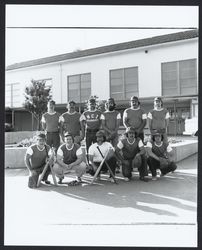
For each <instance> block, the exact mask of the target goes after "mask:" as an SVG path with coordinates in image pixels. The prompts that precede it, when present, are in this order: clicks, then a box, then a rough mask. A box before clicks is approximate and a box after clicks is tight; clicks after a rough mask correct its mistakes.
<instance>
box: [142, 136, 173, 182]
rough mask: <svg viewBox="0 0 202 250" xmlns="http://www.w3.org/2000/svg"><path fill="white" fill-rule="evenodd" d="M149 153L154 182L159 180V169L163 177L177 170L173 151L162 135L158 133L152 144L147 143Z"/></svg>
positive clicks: (148, 161) (149, 163) (148, 160)
mask: <svg viewBox="0 0 202 250" xmlns="http://www.w3.org/2000/svg"><path fill="white" fill-rule="evenodd" d="M147 153H148V156H149V157H148V159H147V163H148V165H149V169H150V171H151V173H152V180H157V178H156V175H157V173H156V170H157V169H160V171H161V174H162V175H165V174H167V173H169V172H173V171H175V170H176V168H177V165H176V164H175V163H174V153H173V150H172V148H171V146H170V145H169V143H168V142H166V141H165V140H164V138H163V135H162V134H161V133H159V132H156V133H155V134H154V135H153V138H152V140H151V142H148V143H147Z"/></svg>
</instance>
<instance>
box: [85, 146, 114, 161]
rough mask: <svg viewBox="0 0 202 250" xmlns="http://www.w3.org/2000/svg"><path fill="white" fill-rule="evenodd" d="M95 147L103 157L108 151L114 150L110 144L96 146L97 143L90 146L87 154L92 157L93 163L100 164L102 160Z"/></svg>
mask: <svg viewBox="0 0 202 250" xmlns="http://www.w3.org/2000/svg"><path fill="white" fill-rule="evenodd" d="M97 147H99V149H100V151H101V152H102V155H103V156H104V157H105V155H106V153H107V151H108V150H109V149H113V150H114V148H113V146H112V144H111V143H109V142H103V143H102V145H98V144H97V142H96V143H94V144H92V145H91V146H90V148H89V151H88V154H89V155H92V156H93V162H101V161H102V160H103V158H102V156H101V155H100V152H99V151H98V149H97Z"/></svg>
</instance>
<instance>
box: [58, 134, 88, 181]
mask: <svg viewBox="0 0 202 250" xmlns="http://www.w3.org/2000/svg"><path fill="white" fill-rule="evenodd" d="M64 141H65V143H64V144H62V145H61V146H60V147H59V148H58V150H57V162H56V163H55V164H54V166H53V171H54V172H55V174H56V176H57V177H58V178H59V182H58V183H59V184H62V180H63V179H64V175H65V174H68V173H76V180H75V181H73V182H72V184H73V185H77V184H79V183H80V182H82V180H81V177H82V175H83V174H84V173H85V172H86V163H85V162H84V157H83V152H82V150H81V147H80V145H78V144H76V143H74V137H73V135H72V134H70V133H68V132H66V133H65V134H64Z"/></svg>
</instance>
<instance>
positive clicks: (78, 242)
mask: <svg viewBox="0 0 202 250" xmlns="http://www.w3.org/2000/svg"><path fill="white" fill-rule="evenodd" d="M5 175H6V178H5V245H58V246H171V247H172V246H181V247H194V246H196V245H197V218H196V216H197V215H196V209H197V197H196V194H197V155H194V156H191V157H189V158H187V159H186V160H183V161H181V162H179V163H178V169H177V170H176V172H175V173H172V174H169V175H167V176H165V177H161V178H159V179H158V181H150V182H148V183H144V182H141V181H139V179H138V176H137V173H136V172H135V173H134V177H133V180H132V181H131V182H124V181H123V179H122V176H121V175H118V177H117V178H118V183H119V184H118V185H116V184H113V183H110V182H108V181H106V180H101V181H100V182H96V183H95V184H93V185H89V184H83V185H82V186H76V187H68V186H67V185H66V184H64V185H60V186H58V187H55V186H53V185H51V186H50V185H43V184H42V185H41V187H40V188H39V189H37V190H32V189H29V188H27V179H28V173H27V171H26V170H24V169H16V170H14V169H10V170H9V169H6V171H5ZM49 178H50V180H51V177H49ZM84 179H85V181H86V182H87V183H88V182H90V180H91V177H90V176H89V175H86V176H85V178H84ZM103 179H107V176H106V175H103ZM69 180H70V177H68V178H66V179H65V181H69Z"/></svg>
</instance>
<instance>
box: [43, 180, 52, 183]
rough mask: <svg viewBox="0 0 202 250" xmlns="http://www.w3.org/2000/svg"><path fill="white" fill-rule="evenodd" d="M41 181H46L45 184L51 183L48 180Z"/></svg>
mask: <svg viewBox="0 0 202 250" xmlns="http://www.w3.org/2000/svg"><path fill="white" fill-rule="evenodd" d="M43 182H44V183H46V184H51V182H50V181H48V180H43Z"/></svg>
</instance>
